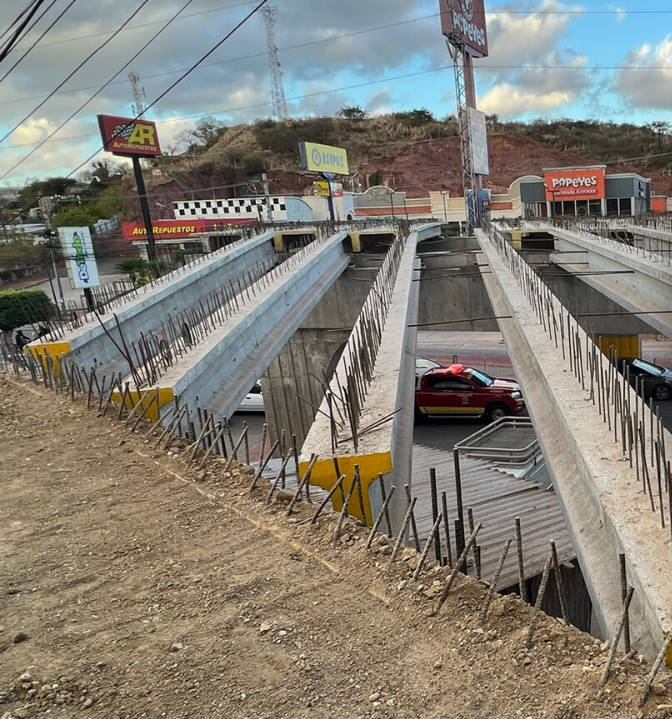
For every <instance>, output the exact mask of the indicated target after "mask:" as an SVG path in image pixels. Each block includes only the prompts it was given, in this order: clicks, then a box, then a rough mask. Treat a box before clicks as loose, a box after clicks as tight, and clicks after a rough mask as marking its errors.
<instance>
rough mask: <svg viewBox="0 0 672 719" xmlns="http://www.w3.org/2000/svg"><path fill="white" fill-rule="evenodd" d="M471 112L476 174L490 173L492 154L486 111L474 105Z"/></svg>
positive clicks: (469, 110) (470, 123) (470, 122)
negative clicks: (489, 144)
mask: <svg viewBox="0 0 672 719" xmlns="http://www.w3.org/2000/svg"><path fill="white" fill-rule="evenodd" d="M468 112H469V135H470V136H471V162H472V166H473V168H474V174H476V175H489V174H490V156H489V154H488V129H487V125H486V122H485V113H484V112H481V111H480V110H476V109H475V108H473V107H470V108H469V109H468Z"/></svg>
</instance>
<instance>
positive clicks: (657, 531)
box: [477, 230, 672, 657]
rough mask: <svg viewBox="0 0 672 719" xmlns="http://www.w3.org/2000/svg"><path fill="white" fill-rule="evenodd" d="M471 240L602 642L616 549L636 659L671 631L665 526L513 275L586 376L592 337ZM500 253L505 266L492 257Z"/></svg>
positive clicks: (526, 273) (615, 594) (613, 597)
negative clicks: (565, 325) (568, 333)
mask: <svg viewBox="0 0 672 719" xmlns="http://www.w3.org/2000/svg"><path fill="white" fill-rule="evenodd" d="M477 237H478V238H479V241H480V243H481V246H482V248H483V262H487V263H488V267H489V270H490V272H488V273H487V274H486V273H484V274H483V281H484V283H485V286H486V289H487V291H488V294H489V296H490V299H491V301H492V304H493V307H494V309H495V312H496V314H497V315H498V316H500V317H511V319H502V320H499V325H500V329H501V332H502V334H503V336H504V339H505V341H506V343H507V347H508V350H509V354H510V356H511V359H512V362H513V365H514V368H515V370H516V376H517V377H518V379H519V380H520V383H521V385H522V388H523V394H524V396H525V399H526V403H527V406H528V408H529V412H530V416H531V418H532V421H533V424H534V427H535V430H536V433H537V437H538V439H539V443H540V446H541V448H542V451H543V453H544V456H545V458H546V462H547V465H548V468H549V471H550V474H551V478H552V480H553V485H554V488H555V491H556V493H557V495H558V498H559V499H560V503H561V506H562V508H563V513H564V515H565V518H566V521H567V527H568V530H569V533H570V536H571V538H572V542H573V544H574V547H575V548H576V550H577V556H578V559H579V562H580V564H581V568H582V570H583V574H584V577H585V579H586V583H587V586H588V590H589V592H590V596H591V599H592V602H593V605H594V608H595V611H596V614H597V620H598V623H599V627H600V629H601V631H602V633H603V634H604V636H606V637H608V638H609V639H611V638H613V636H614V633H615V630H616V628H617V626H618V624H619V621H620V615H621V589H620V574H619V554H620V553H624V554H625V556H626V560H627V571H628V581H629V583H630V584H631V585H632V586H633V587H634V588H635V592H634V599H633V604H632V606H631V611H630V627H631V634H632V637H633V642H632V643H633V646H635V647H637V649H638V651H640V652H642V653H643V654H644V655H646V656H648V657H652V656H655V654H656V653H657V651H658V648H659V647H660V646H661V644H662V642H663V641H664V640H663V637H664V635H665V633H666V632H668V631H670V630H672V583H670V581H669V577H670V576H672V552H671V551H670V544H669V540H668V538H669V528H668V529H667V530H662V529H661V527H660V522H659V517H658V516H657V514H655V513H653V512H652V511H651V508H650V506H649V500H648V497H646V496H645V495H643V494H642V492H640V491H639V490H638V481H637V476H636V474H635V469H633V468H631V467H630V465H629V463H628V462H627V461H624V457H623V454H622V450H621V445H620V443H616V442H615V441H614V430H613V429H612V428H610V427H608V425H607V424H606V423H605V422H603V420H602V417H601V416H600V414H599V412H598V410H597V408H596V407H595V406H594V405H593V403H592V402H591V401H590V396H589V392H588V390H587V389H583V388H582V385H581V383H580V382H578V381H577V379H576V377H575V376H573V372H572V371H571V369H570V364H569V356H570V355H571V354H572V353H571V352H569V351H568V352H567V358H566V359H565V358H563V352H562V348H561V347H560V346H559V345H558V346H556V343H555V342H554V340H553V337H552V336H550V335H549V331H548V330H547V329H546V327H545V326H544V325H543V324H542V322H541V320H540V319H539V315H538V314H537V312H536V311H535V310H534V308H533V306H532V304H531V303H530V301H529V300H528V297H527V296H526V294H525V293H524V292H523V289H522V288H521V284H519V282H518V281H517V276H518V277H522V278H523V279H524V284H523V286H524V287H525V288H526V290H527V289H528V288H530V289H529V291H530V292H532V294H533V296H535V297H537V298H538V299H537V300H535V301H537V302H538V305H537V306H543V305H541V298H542V297H544V294H543V293H544V292H546V293H547V294H546V295H545V298H546V299H547V300H548V302H550V305H547V306H548V307H551V308H552V311H553V313H554V314H555V315H556V317H558V318H561V321H562V322H566V321H568V322H569V323H570V325H571V329H572V333H574V332H576V337H578V339H579V340H580V343H581V348H582V351H581V352H580V353H579V354H580V356H581V363H582V365H583V366H584V372H585V373H586V375H587V374H588V372H589V370H588V367H587V362H586V361H585V357H584V353H585V351H586V348H588V347H590V345H591V340H590V338H589V337H588V336H587V335H586V333H585V332H584V331H583V330H582V329H581V328H580V327H579V326H578V325H576V323H575V322H574V321H573V320H572V319H568V314H567V312H566V311H565V310H564V308H563V307H562V306H561V305H560V303H559V302H558V300H557V298H555V297H554V296H553V295H552V294H550V293H548V291H547V290H542V289H541V287H543V286H542V285H541V282H540V280H539V279H538V278H537V277H536V276H535V275H534V273H533V272H532V270H531V268H529V266H527V265H526V264H525V263H524V262H523V260H522V259H521V258H520V256H519V255H517V254H516V253H515V251H514V250H513V249H512V248H511V247H510V246H509V245H508V244H507V243H506V242H505V241H502V242H501V243H500V251H498V249H497V248H496V247H495V245H494V244H493V242H492V241H491V240H490V239H489V238H488V237H487V236H486V235H485V234H484V233H483V232H481V231H480V230H478V231H477ZM504 251H506V253H507V261H506V262H504V261H503V259H502V256H501V255H500V252H504ZM514 273H516V274H514ZM537 283H538V284H537ZM544 316H545V315H544ZM559 334H560V332H559V330H558V335H559ZM563 341H564V340H563ZM558 342H560V340H559V339H558ZM597 357H598V360H597V361H598V363H599V364H598V367H599V369H600V371H605V372H606V373H607V376H610V375H609V374H608V373H609V364H608V361H607V359H606V357H604V356H603V355H601V354H599V353H598V355H597ZM624 392H625V397H626V398H627V399H628V401H629V402H630V403H631V406H632V407H634V406H635V401H636V399H635V394H634V391H633V390H632V389H631V388H629V387H626V388H625V389H624ZM640 408H641V404H640ZM610 411H612V410H610ZM640 417H641V419H642V421H643V422H644V423H646V426H648V423H649V419H650V417H649V412H648V409H645V408H644V411H643V413H642V414H640ZM664 441H665V445H666V452H667V454H668V456H669V452H670V451H672V441H671V438H670V435H669V433H667V432H665V433H664ZM647 454H648V448H647ZM651 471H653V472H655V470H651ZM667 500H668V501H669V495H668V497H667Z"/></svg>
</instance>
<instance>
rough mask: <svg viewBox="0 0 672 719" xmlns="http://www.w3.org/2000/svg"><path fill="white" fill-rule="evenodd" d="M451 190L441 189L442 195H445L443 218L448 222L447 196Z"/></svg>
mask: <svg viewBox="0 0 672 719" xmlns="http://www.w3.org/2000/svg"><path fill="white" fill-rule="evenodd" d="M449 192H450V191H449V190H441V196H442V197H443V219H444V220H445V221H446V222H448V206H447V205H446V197H447V196H448V193H449Z"/></svg>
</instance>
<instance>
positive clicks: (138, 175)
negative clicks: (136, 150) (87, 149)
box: [132, 155, 156, 261]
mask: <svg viewBox="0 0 672 719" xmlns="http://www.w3.org/2000/svg"><path fill="white" fill-rule="evenodd" d="M132 161H133V174H134V175H135V184H136V186H137V188H138V200H139V201H140V212H141V213H142V221H143V222H144V225H145V230H146V231H147V257H149V259H150V261H152V260H156V240H155V239H154V229H153V227H152V215H151V214H150V212H149V202H148V201H147V190H146V189H145V178H144V177H143V176H142V167H140V158H139V157H137V156H136V155H133V157H132Z"/></svg>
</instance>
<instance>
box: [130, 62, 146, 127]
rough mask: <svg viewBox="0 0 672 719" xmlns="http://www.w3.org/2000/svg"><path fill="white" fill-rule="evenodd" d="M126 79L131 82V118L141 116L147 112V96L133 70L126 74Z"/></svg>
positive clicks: (138, 76)
mask: <svg viewBox="0 0 672 719" xmlns="http://www.w3.org/2000/svg"><path fill="white" fill-rule="evenodd" d="M128 79H129V80H130V82H131V87H132V88H133V99H134V100H135V102H134V103H133V104H132V105H131V108H132V109H133V117H138V116H140V117H141V116H143V115H144V114H145V113H146V112H147V96H146V95H145V88H144V87H143V86H142V83H141V82H140V75H138V73H137V72H135V71H134V70H131V71H130V72H129V73H128Z"/></svg>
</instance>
